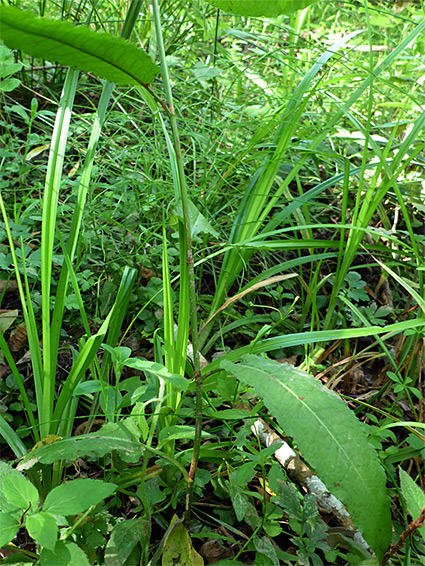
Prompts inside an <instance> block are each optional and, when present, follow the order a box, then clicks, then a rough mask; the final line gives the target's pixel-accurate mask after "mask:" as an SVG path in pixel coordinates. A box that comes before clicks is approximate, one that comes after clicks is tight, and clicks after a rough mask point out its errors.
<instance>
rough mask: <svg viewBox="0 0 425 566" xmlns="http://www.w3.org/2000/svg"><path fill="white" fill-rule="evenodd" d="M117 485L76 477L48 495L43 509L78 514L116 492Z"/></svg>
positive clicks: (54, 513) (54, 512) (58, 513)
mask: <svg viewBox="0 0 425 566" xmlns="http://www.w3.org/2000/svg"><path fill="white" fill-rule="evenodd" d="M116 488H117V486H116V485H115V484H114V483H105V482H103V481H102V480H92V479H76V480H72V481H69V482H67V483H64V484H62V485H59V486H58V487H55V488H54V489H52V491H51V492H50V493H49V494H48V495H47V497H46V501H45V502H44V505H43V509H44V510H45V511H48V512H49V513H52V515H76V514H77V513H83V512H84V511H87V509H88V508H89V507H91V506H92V505H97V504H98V503H100V502H101V501H102V500H103V499H105V498H106V497H109V496H110V495H112V494H113V493H114V491H115V490H116Z"/></svg>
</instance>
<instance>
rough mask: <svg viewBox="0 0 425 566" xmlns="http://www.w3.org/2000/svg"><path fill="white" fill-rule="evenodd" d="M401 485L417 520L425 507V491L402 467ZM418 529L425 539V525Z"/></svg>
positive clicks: (407, 502) (409, 510)
mask: <svg viewBox="0 0 425 566" xmlns="http://www.w3.org/2000/svg"><path fill="white" fill-rule="evenodd" d="M400 487H401V493H402V494H403V497H404V499H405V501H406V505H407V510H408V512H409V514H410V515H411V516H412V519H413V520H414V521H415V520H416V519H417V518H418V517H419V515H420V514H421V511H422V509H423V508H424V507H425V493H424V492H423V491H422V489H421V488H420V487H419V486H418V485H416V484H415V482H414V481H413V480H412V478H411V477H410V476H409V474H408V473H407V472H405V471H404V470H403V469H402V468H400ZM418 531H419V532H420V533H421V536H422V538H423V539H424V540H425V525H423V526H422V527H421V528H420V529H418Z"/></svg>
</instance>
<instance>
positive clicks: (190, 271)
mask: <svg viewBox="0 0 425 566" xmlns="http://www.w3.org/2000/svg"><path fill="white" fill-rule="evenodd" d="M151 4H152V11H153V19H154V23H155V32H156V40H157V48H158V56H159V60H160V66H161V73H162V80H163V83H164V89H165V96H166V100H167V106H168V111H169V119H170V125H171V132H172V137H173V146H174V150H175V153H176V161H177V171H178V178H179V185H180V187H179V188H180V198H181V202H182V210H183V223H184V236H183V238H182V241H181V242H180V245H184V247H185V252H186V270H187V278H188V286H189V302H190V326H191V341H192V346H193V366H194V378H195V381H196V423H195V440H194V443H193V454H192V461H191V464H190V469H189V480H190V481H189V482H188V491H187V498H186V508H185V522H186V525H187V526H188V525H189V522H190V514H191V506H192V498H193V479H194V477H195V473H196V468H197V466H198V460H199V451H200V446H201V432H202V375H201V369H200V363H199V340H198V317H197V300H196V288H195V270H194V265H193V253H192V238H191V230H190V216H189V197H188V194H187V185H186V178H185V174H184V166H183V159H182V154H181V146H180V136H179V129H178V125H177V118H176V114H175V111H174V103H173V94H172V91H171V84H170V78H169V74H168V67H167V62H166V58H165V48H164V41H163V37H162V29H161V18H160V11H159V5H158V0H151Z"/></svg>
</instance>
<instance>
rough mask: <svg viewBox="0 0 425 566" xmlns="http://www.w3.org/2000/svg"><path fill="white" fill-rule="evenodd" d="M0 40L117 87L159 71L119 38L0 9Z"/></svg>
mask: <svg viewBox="0 0 425 566" xmlns="http://www.w3.org/2000/svg"><path fill="white" fill-rule="evenodd" d="M0 38H1V39H2V41H4V43H5V44H6V45H7V46H8V47H10V48H11V49H21V50H22V51H25V53H28V54H29V55H31V56H32V57H39V58H41V59H46V60H47V61H57V62H58V63H61V64H62V65H67V66H69V67H73V68H76V69H79V70H83V71H90V72H92V73H95V74H96V75H98V76H99V77H102V78H104V79H107V80H108V81H110V82H114V83H117V84H120V85H128V84H133V85H134V84H146V83H150V82H152V80H153V78H154V77H155V75H156V74H157V73H158V71H159V68H158V67H157V66H156V65H155V63H153V61H152V60H151V58H150V57H149V55H147V54H146V53H145V52H144V51H142V50H141V49H138V48H137V47H136V46H135V45H132V44H131V43H128V42H127V41H125V40H124V39H122V38H119V37H112V36H111V35H109V34H108V33H103V32H95V31H92V30H91V29H89V28H87V27H85V26H78V27H77V26H74V25H72V24H70V23H68V22H59V21H54V20H50V19H48V18H35V17H34V16H32V15H31V14H29V13H27V12H23V11H22V10H19V9H17V8H14V7H11V6H0Z"/></svg>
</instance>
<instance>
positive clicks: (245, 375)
mask: <svg viewBox="0 0 425 566" xmlns="http://www.w3.org/2000/svg"><path fill="white" fill-rule="evenodd" d="M221 367H223V368H224V369H225V370H226V371H228V372H231V373H233V374H234V375H235V376H236V377H237V378H238V379H240V380H241V381H242V382H243V383H245V384H247V385H250V386H251V387H254V388H255V391H256V393H258V395H260V397H261V398H262V399H263V401H264V404H265V405H266V407H267V408H268V409H269V411H270V412H271V414H272V415H273V416H274V417H276V419H277V421H278V423H279V424H280V426H281V427H282V428H283V430H284V431H285V432H286V433H287V434H288V435H290V436H291V437H293V438H294V440H295V441H296V443H297V445H298V447H299V448H300V450H301V452H302V454H303V456H304V457H305V459H306V460H307V461H308V462H309V463H310V464H311V466H312V467H313V468H314V469H315V470H316V472H317V474H318V476H319V477H320V478H321V479H322V481H323V482H324V483H325V484H326V486H327V488H328V489H329V491H330V492H331V493H333V494H334V495H335V497H337V498H338V499H340V500H341V501H342V502H343V503H344V504H345V505H346V507H347V509H348V511H349V513H350V515H351V516H352V519H353V521H354V523H355V525H356V526H357V527H358V528H359V529H360V531H361V532H362V534H363V536H364V538H365V540H366V541H367V542H368V544H369V545H370V546H371V548H372V549H373V550H374V551H375V553H376V554H377V556H378V557H379V558H382V556H383V555H384V553H385V551H386V550H387V548H388V545H389V543H390V540H391V513H390V499H389V497H388V494H387V491H386V485H385V484H386V478H385V473H384V470H383V468H382V467H381V465H380V463H379V459H378V456H377V454H376V452H375V450H374V448H373V447H372V445H371V444H370V443H369V441H368V439H367V435H366V431H365V429H364V427H363V425H362V424H361V423H360V422H359V421H358V420H357V419H356V417H355V415H354V413H353V412H351V411H350V410H349V409H348V407H347V406H346V405H345V403H344V402H343V401H342V400H341V399H340V398H339V397H338V396H337V395H336V394H335V393H333V392H332V391H330V390H329V389H327V388H326V387H324V386H323V385H322V384H321V383H320V381H318V380H316V379H315V378H314V377H313V376H311V375H308V374H307V373H305V372H303V371H301V370H299V369H298V368H295V367H294V366H292V365H291V364H281V363H278V362H276V361H274V360H269V359H266V358H261V357H259V356H251V355H248V356H244V357H243V358H242V362H241V363H238V364H232V363H230V362H227V361H224V362H222V364H221Z"/></svg>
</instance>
